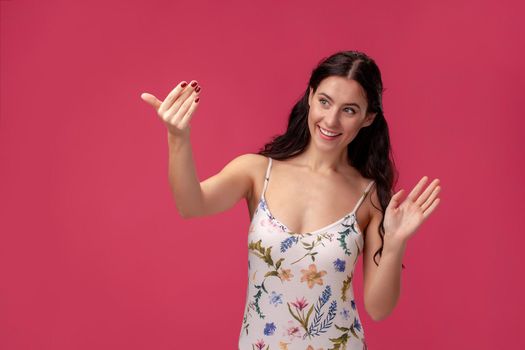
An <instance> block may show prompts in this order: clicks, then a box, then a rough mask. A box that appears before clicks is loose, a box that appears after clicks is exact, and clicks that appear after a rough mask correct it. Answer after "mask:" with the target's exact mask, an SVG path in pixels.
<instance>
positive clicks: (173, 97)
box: [140, 80, 201, 136]
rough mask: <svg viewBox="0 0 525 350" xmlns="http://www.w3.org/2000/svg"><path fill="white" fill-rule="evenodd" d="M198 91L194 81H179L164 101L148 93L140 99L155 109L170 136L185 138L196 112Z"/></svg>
mask: <svg viewBox="0 0 525 350" xmlns="http://www.w3.org/2000/svg"><path fill="white" fill-rule="evenodd" d="M200 90H201V87H200V86H199V85H198V83H197V81H195V80H192V81H190V83H186V82H185V81H181V82H180V83H179V84H177V86H175V88H174V89H173V90H171V92H170V93H169V94H168V96H166V98H165V99H164V101H160V100H159V99H158V98H156V97H155V96H153V95H151V94H148V93H143V94H141V95H140V97H141V98H142V99H143V100H144V101H146V102H147V103H148V104H150V105H151V106H152V107H154V108H155V110H156V111H157V115H158V116H159V117H160V118H161V119H162V121H164V123H165V124H166V127H167V128H168V131H169V132H170V133H171V134H172V135H175V136H185V135H187V134H188V132H189V128H188V127H187V125H188V123H189V120H190V119H191V115H192V114H193V113H194V112H195V110H196V104H197V102H195V100H196V99H198V97H199V94H200Z"/></svg>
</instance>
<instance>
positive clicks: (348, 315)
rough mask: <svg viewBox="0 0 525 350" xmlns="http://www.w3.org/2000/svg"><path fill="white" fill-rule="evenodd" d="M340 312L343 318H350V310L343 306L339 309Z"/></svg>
mask: <svg viewBox="0 0 525 350" xmlns="http://www.w3.org/2000/svg"><path fill="white" fill-rule="evenodd" d="M340 314H341V316H343V318H344V319H345V320H348V319H349V318H350V311H349V310H348V309H344V308H343V310H341V312H340Z"/></svg>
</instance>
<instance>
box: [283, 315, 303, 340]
mask: <svg viewBox="0 0 525 350" xmlns="http://www.w3.org/2000/svg"><path fill="white" fill-rule="evenodd" d="M283 336H285V337H288V339H290V341H292V340H294V338H301V337H302V334H301V328H300V327H299V326H296V325H295V324H294V322H293V321H292V320H289V321H288V326H287V327H285V330H284V332H283Z"/></svg>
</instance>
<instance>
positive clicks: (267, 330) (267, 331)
mask: <svg viewBox="0 0 525 350" xmlns="http://www.w3.org/2000/svg"><path fill="white" fill-rule="evenodd" d="M276 328H277V327H276V326H275V324H274V323H273V322H272V323H267V324H266V326H265V327H264V335H273V333H274V332H275V329H276Z"/></svg>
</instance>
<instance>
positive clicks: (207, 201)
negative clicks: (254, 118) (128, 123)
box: [141, 84, 257, 218]
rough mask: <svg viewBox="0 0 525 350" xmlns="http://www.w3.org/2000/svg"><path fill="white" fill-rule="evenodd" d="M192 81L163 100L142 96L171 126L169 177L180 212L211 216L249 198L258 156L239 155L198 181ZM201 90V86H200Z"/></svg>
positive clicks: (185, 215)
mask: <svg viewBox="0 0 525 350" xmlns="http://www.w3.org/2000/svg"><path fill="white" fill-rule="evenodd" d="M196 88H197V86H194V87H192V86H191V84H188V86H187V87H186V88H185V89H184V86H181V84H179V85H177V87H175V88H174V89H173V91H172V92H171V93H170V94H169V95H168V96H167V97H166V99H165V100H164V102H163V101H160V100H158V99H157V98H156V97H154V96H153V95H151V94H146V93H145V94H142V96H141V97H142V99H143V100H145V101H146V102H148V103H149V104H150V105H152V106H153V107H155V109H156V110H157V114H158V115H159V117H160V118H161V119H162V120H163V121H164V122H165V123H166V126H167V128H168V148H169V162H168V163H169V165H168V178H169V183H170V187H171V190H172V193H173V196H174V199H175V205H176V206H177V210H178V211H179V214H180V215H181V216H182V217H184V218H190V217H197V216H205V215H212V214H215V213H219V212H222V211H225V210H227V209H229V208H231V207H233V206H234V205H235V204H236V203H237V202H238V201H239V200H240V199H242V198H249V196H250V193H251V189H252V176H251V170H252V169H253V162H254V161H255V160H256V159H257V155H254V154H245V155H241V156H238V157H236V158H235V159H233V160H232V161H231V162H230V163H228V164H227V165H226V166H225V167H224V168H223V169H222V170H221V171H220V172H219V173H218V174H216V175H214V176H212V177H210V178H208V179H207V180H205V181H203V182H202V183H200V182H199V179H198V177H197V173H196V170H195V163H194V160H193V154H192V148H191V142H190V126H189V121H190V120H191V117H192V115H193V113H194V112H195V110H196V108H197V101H196V99H197V98H198V95H199V91H195V89H196ZM198 90H200V89H198Z"/></svg>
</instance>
